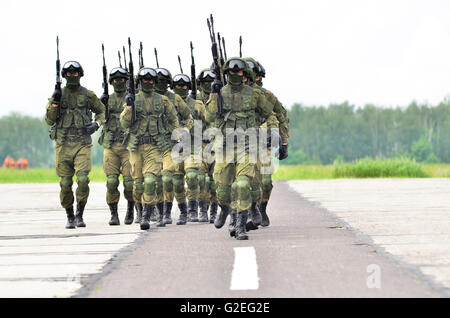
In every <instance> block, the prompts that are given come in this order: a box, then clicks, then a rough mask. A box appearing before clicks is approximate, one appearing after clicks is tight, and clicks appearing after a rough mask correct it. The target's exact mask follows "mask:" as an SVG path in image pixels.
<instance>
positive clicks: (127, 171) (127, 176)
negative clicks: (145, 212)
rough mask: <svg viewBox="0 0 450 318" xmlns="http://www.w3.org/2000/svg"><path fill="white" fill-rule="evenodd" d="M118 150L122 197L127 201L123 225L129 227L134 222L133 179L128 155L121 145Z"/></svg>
mask: <svg viewBox="0 0 450 318" xmlns="http://www.w3.org/2000/svg"><path fill="white" fill-rule="evenodd" d="M119 147H120V149H119V150H118V153H119V156H120V160H121V166H122V176H123V195H124V197H125V199H126V200H127V213H126V215H125V220H124V223H125V224H127V225H129V224H132V223H133V221H134V198H133V177H132V176H131V164H130V154H129V152H128V150H127V149H126V148H125V146H123V145H119Z"/></svg>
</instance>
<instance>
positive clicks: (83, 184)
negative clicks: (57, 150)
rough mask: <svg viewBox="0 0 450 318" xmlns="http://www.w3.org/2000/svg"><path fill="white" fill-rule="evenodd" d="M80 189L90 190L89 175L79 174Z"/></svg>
mask: <svg viewBox="0 0 450 318" xmlns="http://www.w3.org/2000/svg"><path fill="white" fill-rule="evenodd" d="M77 183H78V189H79V190H80V191H82V192H87V191H89V177H88V176H87V175H79V176H77Z"/></svg>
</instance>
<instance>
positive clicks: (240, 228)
mask: <svg viewBox="0 0 450 318" xmlns="http://www.w3.org/2000/svg"><path fill="white" fill-rule="evenodd" d="M247 219H248V211H242V212H239V213H238V215H237V222H236V240H239V241H241V240H248V235H247V233H246V231H245V225H246V224H247Z"/></svg>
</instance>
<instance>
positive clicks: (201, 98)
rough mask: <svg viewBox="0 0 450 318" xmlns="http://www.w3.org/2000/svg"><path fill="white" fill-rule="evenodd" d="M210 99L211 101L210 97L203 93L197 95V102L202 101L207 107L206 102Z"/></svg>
mask: <svg viewBox="0 0 450 318" xmlns="http://www.w3.org/2000/svg"><path fill="white" fill-rule="evenodd" d="M208 99H209V95H206V94H205V93H204V92H203V91H200V92H199V93H198V94H197V100H200V101H202V102H203V104H205V105H206V102H207V101H208Z"/></svg>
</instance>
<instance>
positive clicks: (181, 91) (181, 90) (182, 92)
mask: <svg viewBox="0 0 450 318" xmlns="http://www.w3.org/2000/svg"><path fill="white" fill-rule="evenodd" d="M173 91H174V92H175V94H178V95H180V96H181V97H182V98H183V99H184V98H186V97H187V95H188V93H189V89H184V88H174V89H173Z"/></svg>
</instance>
